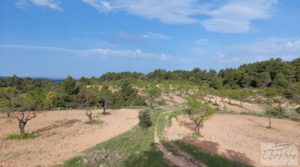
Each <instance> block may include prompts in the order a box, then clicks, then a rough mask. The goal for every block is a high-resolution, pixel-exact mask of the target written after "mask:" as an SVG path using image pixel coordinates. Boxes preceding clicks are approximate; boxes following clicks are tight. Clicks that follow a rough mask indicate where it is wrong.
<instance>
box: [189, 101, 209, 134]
mask: <svg viewBox="0 0 300 167" xmlns="http://www.w3.org/2000/svg"><path fill="white" fill-rule="evenodd" d="M185 113H186V114H188V116H189V119H190V120H191V121H192V122H193V123H194V125H195V132H196V133H197V134H198V135H200V128H201V127H202V126H203V122H204V121H205V120H206V119H208V118H209V117H210V116H211V115H212V114H213V109H212V108H211V107H210V106H209V105H208V104H207V103H203V102H201V101H198V100H197V99H196V98H195V97H192V96H191V97H189V98H188V101H187V106H186V109H185Z"/></svg>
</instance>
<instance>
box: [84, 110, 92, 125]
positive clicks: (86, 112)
mask: <svg viewBox="0 0 300 167" xmlns="http://www.w3.org/2000/svg"><path fill="white" fill-rule="evenodd" d="M85 115H86V116H87V117H88V119H89V122H93V117H92V116H93V113H92V112H91V110H89V109H88V108H86V110H85Z"/></svg>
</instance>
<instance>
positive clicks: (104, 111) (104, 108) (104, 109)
mask: <svg viewBox="0 0 300 167" xmlns="http://www.w3.org/2000/svg"><path fill="white" fill-rule="evenodd" d="M103 114H107V113H106V100H105V101H104V106H103Z"/></svg>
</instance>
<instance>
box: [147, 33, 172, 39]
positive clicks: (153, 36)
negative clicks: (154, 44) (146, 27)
mask: <svg viewBox="0 0 300 167" xmlns="http://www.w3.org/2000/svg"><path fill="white" fill-rule="evenodd" d="M141 36H142V37H143V38H145V39H154V40H155V39H159V40H170V39H171V37H169V36H167V35H164V34H159V33H153V32H147V33H145V34H142V35H141Z"/></svg>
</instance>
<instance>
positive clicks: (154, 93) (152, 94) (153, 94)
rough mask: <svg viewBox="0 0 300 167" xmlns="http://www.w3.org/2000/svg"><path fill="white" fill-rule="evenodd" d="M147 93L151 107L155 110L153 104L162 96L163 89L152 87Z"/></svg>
mask: <svg viewBox="0 0 300 167" xmlns="http://www.w3.org/2000/svg"><path fill="white" fill-rule="evenodd" d="M146 93H147V98H148V101H149V104H150V107H151V108H153V103H154V102H155V99H156V98H158V97H159V96H160V95H161V89H160V88H158V87H156V86H150V87H149V88H148V89H147V90H146Z"/></svg>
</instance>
